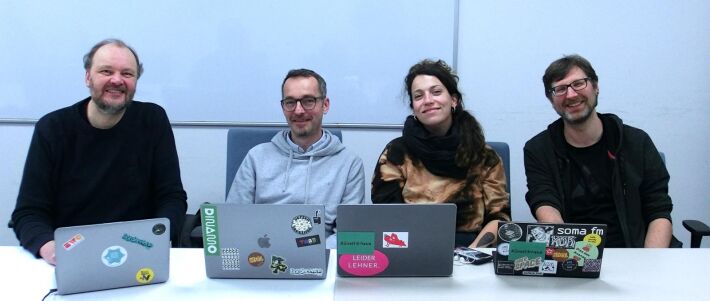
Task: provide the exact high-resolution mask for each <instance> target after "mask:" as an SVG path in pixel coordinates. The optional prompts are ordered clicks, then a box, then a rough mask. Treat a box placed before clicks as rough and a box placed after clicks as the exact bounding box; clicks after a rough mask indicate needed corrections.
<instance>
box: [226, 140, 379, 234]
mask: <svg viewBox="0 0 710 301" xmlns="http://www.w3.org/2000/svg"><path fill="white" fill-rule="evenodd" d="M289 133H290V131H289V130H283V131H281V132H279V133H277V134H276V135H275V136H274V138H272V139H271V142H267V143H262V144H259V145H257V146H255V147H254V148H252V149H251V150H249V153H248V154H247V155H246V157H245V158H244V161H242V165H241V166H240V167H239V170H238V171H237V174H236V175H235V177H234V182H232V187H231V188H230V189H229V194H228V195H227V202H228V203H240V204H324V205H325V225H326V231H327V235H330V234H332V233H333V232H334V231H335V229H334V221H335V218H336V209H337V207H338V205H339V204H362V203H364V202H365V172H364V168H363V165H362V160H361V159H360V157H358V156H357V155H355V154H354V153H352V152H350V151H349V150H347V149H345V146H344V145H343V144H342V143H341V142H340V140H339V139H338V137H336V136H335V135H333V134H331V133H330V132H329V131H328V130H323V136H322V137H321V139H320V140H318V141H317V142H316V143H314V144H313V145H311V146H310V147H309V148H308V149H307V150H306V151H305V152H304V151H302V150H301V149H300V147H299V146H298V145H296V144H295V143H293V142H292V141H291V139H290V138H289Z"/></svg>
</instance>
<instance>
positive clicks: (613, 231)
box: [565, 135, 625, 247]
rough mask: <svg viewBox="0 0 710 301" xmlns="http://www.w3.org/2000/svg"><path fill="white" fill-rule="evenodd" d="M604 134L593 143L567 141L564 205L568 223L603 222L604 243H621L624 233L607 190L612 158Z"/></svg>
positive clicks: (618, 244) (611, 245) (613, 245)
mask: <svg viewBox="0 0 710 301" xmlns="http://www.w3.org/2000/svg"><path fill="white" fill-rule="evenodd" d="M605 136H606V135H602V139H600V140H599V141H598V142H597V143H595V144H594V145H591V146H588V147H583V148H577V147H574V146H572V145H569V144H567V149H568V152H569V155H570V174H571V177H570V183H569V184H570V186H569V187H570V193H569V195H570V199H569V200H568V201H567V204H566V205H565V208H567V209H566V210H568V216H570V217H571V218H570V219H568V220H565V221H566V222H571V223H594V224H607V227H608V228H607V233H606V234H607V242H606V246H607V247H623V246H624V245H625V243H624V236H623V233H621V228H620V227H619V216H618V214H617V210H616V205H615V204H614V199H613V197H612V192H611V174H612V168H613V162H612V160H611V158H610V157H609V156H610V154H609V147H608V145H609V144H608V143H607V139H606V137H605Z"/></svg>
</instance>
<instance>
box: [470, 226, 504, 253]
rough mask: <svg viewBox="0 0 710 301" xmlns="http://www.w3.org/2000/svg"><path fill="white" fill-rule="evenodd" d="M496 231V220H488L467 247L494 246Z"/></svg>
mask: <svg viewBox="0 0 710 301" xmlns="http://www.w3.org/2000/svg"><path fill="white" fill-rule="evenodd" d="M496 233H498V220H494V221H490V222H488V224H486V225H485V226H484V227H483V229H481V232H480V233H479V234H478V236H476V239H474V240H473V243H471V245H470V246H469V248H488V247H492V246H495V242H496V238H497V236H496Z"/></svg>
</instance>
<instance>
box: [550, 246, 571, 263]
mask: <svg viewBox="0 0 710 301" xmlns="http://www.w3.org/2000/svg"><path fill="white" fill-rule="evenodd" d="M568 258H569V252H567V249H555V251H554V252H552V259H553V260H556V261H558V262H565V260H567V259H568Z"/></svg>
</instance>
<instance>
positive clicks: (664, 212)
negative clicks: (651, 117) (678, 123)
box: [639, 133, 673, 248]
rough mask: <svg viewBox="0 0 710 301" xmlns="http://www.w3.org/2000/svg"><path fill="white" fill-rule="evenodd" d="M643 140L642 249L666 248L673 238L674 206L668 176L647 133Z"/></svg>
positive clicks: (641, 189) (641, 187)
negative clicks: (645, 223)
mask: <svg viewBox="0 0 710 301" xmlns="http://www.w3.org/2000/svg"><path fill="white" fill-rule="evenodd" d="M643 138H644V163H643V166H644V170H643V181H642V182H641V186H640V187H639V189H640V197H641V202H642V204H641V206H642V213H643V218H644V219H645V220H646V221H647V222H648V226H647V229H646V238H645V239H644V247H646V248H667V247H669V246H670V242H671V237H672V236H673V224H672V222H671V210H673V203H672V201H671V197H670V196H669V195H668V181H669V180H670V175H669V174H668V170H667V169H666V165H665V164H664V163H663V160H662V159H661V156H660V154H659V153H658V150H657V149H656V146H655V145H654V144H653V141H651V138H650V137H649V136H648V135H647V134H646V133H643Z"/></svg>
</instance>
